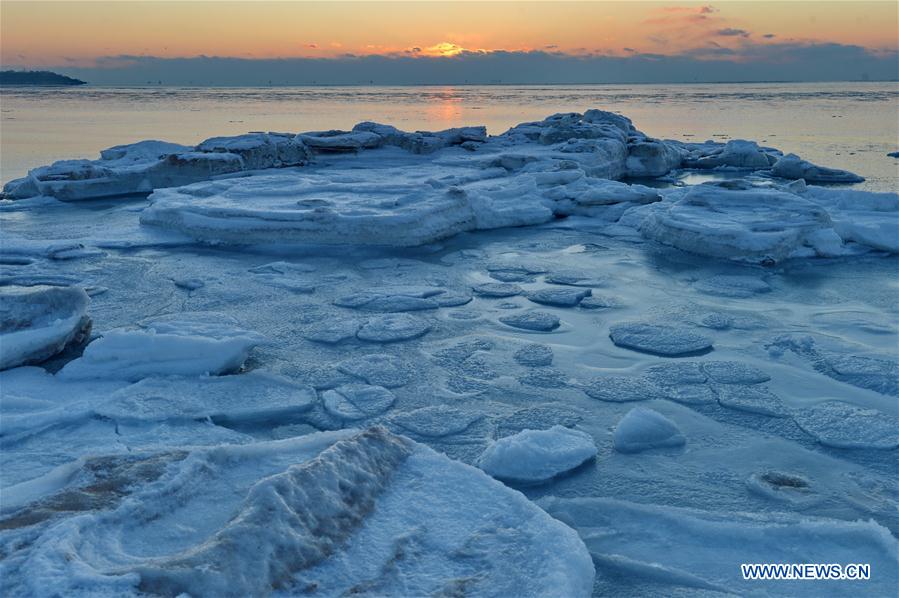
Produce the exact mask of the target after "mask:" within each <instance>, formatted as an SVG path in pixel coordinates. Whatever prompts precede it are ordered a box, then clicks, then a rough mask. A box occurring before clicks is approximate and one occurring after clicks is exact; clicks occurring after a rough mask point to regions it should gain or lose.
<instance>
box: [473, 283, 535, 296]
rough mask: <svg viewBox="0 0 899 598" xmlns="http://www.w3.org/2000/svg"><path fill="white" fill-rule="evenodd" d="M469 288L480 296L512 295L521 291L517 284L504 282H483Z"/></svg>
mask: <svg viewBox="0 0 899 598" xmlns="http://www.w3.org/2000/svg"><path fill="white" fill-rule="evenodd" d="M471 290H472V291H474V292H475V294H476V295H480V296H481V297H514V296H515V295H520V294H521V293H522V292H523V291H522V288H521V287H520V286H518V285H517V284H511V283H504V282H485V283H483V284H478V285H475V286H473V287H472V288H471Z"/></svg>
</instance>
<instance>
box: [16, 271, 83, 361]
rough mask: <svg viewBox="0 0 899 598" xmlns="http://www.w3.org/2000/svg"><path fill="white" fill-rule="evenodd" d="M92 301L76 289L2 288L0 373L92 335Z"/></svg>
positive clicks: (40, 358) (36, 359) (49, 287)
mask: <svg viewBox="0 0 899 598" xmlns="http://www.w3.org/2000/svg"><path fill="white" fill-rule="evenodd" d="M89 303H90V298H89V297H88V296H87V293H85V292H84V289H80V288H77V287H55V286H40V285H39V286H33V287H18V286H4V287H0V370H5V369H7V368H11V367H16V366H19V365H24V364H29V363H40V362H42V361H44V360H45V359H47V358H49V357H52V356H53V355H56V354H57V353H59V352H60V351H62V350H63V349H65V347H66V346H67V345H69V344H70V343H79V342H82V341H83V340H84V339H85V338H87V336H88V335H89V334H90V330H91V320H90V317H88V315H87V308H88V304H89Z"/></svg>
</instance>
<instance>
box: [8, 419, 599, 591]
mask: <svg viewBox="0 0 899 598" xmlns="http://www.w3.org/2000/svg"><path fill="white" fill-rule="evenodd" d="M86 465H88V466H89V467H90V468H91V471H93V472H94V473H93V474H90V473H88V474H87V475H79V476H76V477H75V478H74V479H72V480H70V481H68V482H67V484H66V485H65V486H64V487H63V488H62V489H61V490H59V491H57V492H55V493H53V494H51V495H49V496H45V497H42V498H37V499H34V498H32V501H30V503H29V504H28V505H27V506H26V507H25V508H24V509H20V510H19V511H18V512H17V513H14V514H11V515H8V516H6V517H5V518H4V523H5V524H6V525H5V526H4V531H3V532H2V533H3V541H4V545H5V546H10V547H12V546H15V548H14V549H13V552H12V554H10V553H7V558H6V559H5V561H4V563H3V565H2V567H3V573H4V574H3V584H4V587H5V591H8V592H11V593H13V594H29V593H35V592H37V593H42V592H44V591H46V590H52V591H53V592H55V593H58V594H61V595H62V594H67V595H68V594H72V593H89V594H95V595H96V594H119V595H122V594H124V595H136V594H138V593H152V594H163V595H173V596H174V595H181V594H188V593H189V594H191V595H198V596H199V595H202V596H207V595H215V596H245V595H257V594H264V593H270V592H271V591H272V589H273V588H277V591H278V592H282V593H285V594H299V593H304V592H306V591H308V589H309V588H312V587H315V588H317V589H318V591H319V592H321V593H323V594H325V595H342V594H345V593H347V592H350V591H351V589H352V588H355V590H354V591H353V592H354V593H359V591H360V590H361V589H362V588H369V589H370V591H374V590H375V588H377V593H379V594H383V595H432V594H435V593H439V592H446V591H449V590H452V589H453V588H458V587H460V586H462V587H465V588H466V591H467V592H475V593H477V594H478V595H485V596H505V595H533V596H542V595H548V594H551V593H555V592H561V593H562V594H564V595H565V596H572V597H574V596H588V595H589V594H590V592H591V589H592V586H593V576H594V570H593V565H592V563H591V560H590V557H589V554H588V553H587V550H586V549H585V547H584V545H583V543H582V542H581V541H580V540H579V539H578V537H577V534H576V533H575V532H574V531H573V530H571V529H570V528H568V527H566V526H565V525H563V524H561V523H559V522H558V521H556V520H554V519H552V518H551V517H549V516H548V515H547V514H546V513H544V512H543V511H541V510H540V509H539V508H538V507H536V506H535V505H533V504H532V503H531V502H529V501H528V500H526V499H525V498H524V497H523V496H521V495H520V494H518V493H517V492H514V491H512V490H509V489H507V488H505V487H504V486H502V485H501V484H499V483H498V482H496V481H494V480H491V479H490V478H489V477H487V476H486V475H484V474H483V473H481V472H479V471H478V470H476V469H473V468H471V467H468V466H465V465H462V464H460V463H458V462H454V461H451V460H449V459H448V458H446V457H444V456H442V455H438V454H437V453H435V452H433V451H431V450H430V449H428V448H426V447H424V446H421V445H418V444H415V443H413V442H411V441H409V440H407V439H404V438H401V437H397V436H393V435H391V434H389V433H388V432H386V431H385V430H383V428H375V429H371V430H368V431H366V432H362V433H354V432H352V431H349V432H339V433H326V434H316V435H312V436H307V437H303V438H295V439H290V440H285V441H275V442H262V443H256V444H253V445H248V446H244V447H237V446H223V447H217V448H214V449H199V450H190V451H175V452H169V453H161V454H157V455H144V456H135V457H132V458H129V459H113V460H109V459H106V460H103V459H97V460H94V461H89V462H88V463H87V464H86ZM76 472H77V470H76ZM92 478H93V480H103V479H105V480H106V483H105V484H96V483H95V482H93V481H92ZM92 484H94V485H93V486H92ZM122 493H124V494H125V495H126V498H125V500H122V499H121V498H120V497H121V494H122ZM32 494H33V493H32ZM84 496H91V498H92V501H93V503H92V504H91V503H88V504H87V505H84V506H75V505H76V504H77V503H78V502H79V501H80V502H81V503H82V505H83V503H84V500H83V498H82V497H84ZM95 509H102V510H95ZM79 511H80V512H79ZM48 515H49V516H50V517H53V516H55V518H53V519H48ZM41 518H43V521H47V522H48V523H45V524H44V525H43V526H34V523H35V522H36V521H39V520H41ZM25 537H28V538H29V541H28V542H22V541H21V539H22V538H25ZM402 555H405V556H402ZM535 574H536V575H538V579H535V580H530V579H529V577H530V576H531V575H535Z"/></svg>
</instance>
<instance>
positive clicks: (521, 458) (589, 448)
mask: <svg viewBox="0 0 899 598" xmlns="http://www.w3.org/2000/svg"><path fill="white" fill-rule="evenodd" d="M595 456H596V445H595V444H594V443H593V438H591V437H590V435H589V434H586V433H584V432H581V431H579V430H572V429H569V428H565V427H563V426H553V427H551V428H549V429H548V430H523V431H521V432H519V433H518V434H515V435H514V436H506V437H505V438H500V439H499V440H497V441H495V442H494V443H492V444H491V445H490V446H489V447H487V449H486V450H485V451H484V453H483V454H482V455H481V457H480V458H479V459H478V466H479V467H480V468H481V469H483V470H484V471H486V472H487V473H489V474H490V475H492V476H493V477H495V478H498V479H501V480H506V481H510V482H529V483H533V482H542V481H545V480H548V479H550V478H553V477H555V476H557V475H560V474H562V473H565V472H566V471H570V470H572V469H574V468H575V467H577V466H578V465H581V464H582V463H584V462H586V461H588V460H589V459H592V458H593V457H595Z"/></svg>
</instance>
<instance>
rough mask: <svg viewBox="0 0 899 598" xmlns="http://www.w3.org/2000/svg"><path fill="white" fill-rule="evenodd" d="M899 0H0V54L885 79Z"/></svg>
mask: <svg viewBox="0 0 899 598" xmlns="http://www.w3.org/2000/svg"><path fill="white" fill-rule="evenodd" d="M897 6H899V4H897V3H896V2H864V1H858V2H855V1H842V2H827V1H814V2H813V1H792V2H775V1H761V0H745V1H725V2H643V1H634V0H631V1H619V2H550V1H546V2H517V1H505V2H467V1H458V0H457V1H454V2H439V1H435V2H380V1H367V2H343V1H333V0H332V1H330V2H269V1H261V0H260V1H254V0H244V1H241V2H223V1H195V2H194V1H180V2H171V1H170V2H166V1H155V2H134V1H128V0H119V1H106V2H83V1H77V0H75V1H63V2H45V1H41V0H28V1H16V0H0V64H2V67H3V68H5V69H9V68H13V69H23V68H41V69H50V70H54V71H57V72H61V73H64V74H69V75H71V76H77V77H79V78H83V79H86V80H88V81H90V82H92V83H97V84H146V83H147V82H149V81H152V82H154V83H158V82H159V81H163V82H164V83H166V84H197V85H204V84H206V85H242V84H246V85H265V84H268V83H269V82H271V84H358V83H374V84H416V83H421V84H461V83H604V82H682V81H683V82H690V81H739V80H847V79H848V80H857V79H872V80H883V79H891V80H893V79H896V78H897V76H899V58H897V56H899V55H897V44H899V40H897V18H899V16H897Z"/></svg>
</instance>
